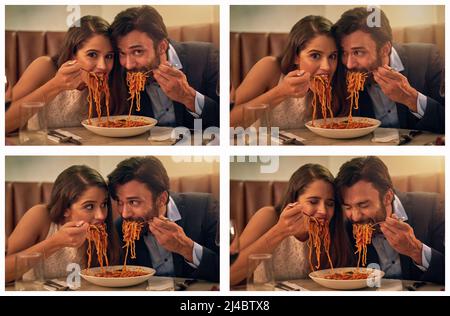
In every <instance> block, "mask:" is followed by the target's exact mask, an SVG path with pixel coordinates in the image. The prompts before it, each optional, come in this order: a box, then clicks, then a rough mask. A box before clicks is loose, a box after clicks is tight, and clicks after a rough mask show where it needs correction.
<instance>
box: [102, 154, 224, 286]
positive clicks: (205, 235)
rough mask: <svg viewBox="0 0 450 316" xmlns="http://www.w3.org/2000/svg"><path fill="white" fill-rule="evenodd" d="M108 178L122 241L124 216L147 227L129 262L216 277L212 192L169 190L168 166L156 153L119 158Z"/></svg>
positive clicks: (158, 269)
mask: <svg viewBox="0 0 450 316" xmlns="http://www.w3.org/2000/svg"><path fill="white" fill-rule="evenodd" d="M108 181H109V183H108V186H109V189H110V193H111V197H112V198H113V200H114V201H115V205H114V206H115V207H116V208H117V209H118V211H119V212H120V215H121V218H119V219H118V220H117V222H116V227H117V231H118V232H119V237H120V240H122V239H123V233H122V221H123V220H143V221H144V223H145V225H146V226H147V227H148V233H144V236H142V237H141V238H140V239H139V240H137V241H136V258H135V259H132V258H130V257H128V259H127V263H128V264H132V265H140V266H148V267H153V268H154V269H155V270H156V275H160V276H175V277H185V278H196V279H204V280H210V281H218V280H219V249H218V246H217V245H216V244H215V237H216V230H217V223H218V205H217V203H216V202H215V201H214V200H213V198H212V196H211V195H210V194H206V193H179V194H177V193H172V192H170V193H169V177H168V175H167V172H166V169H165V168H164V166H163V164H162V163H161V161H159V160H158V159H157V158H155V157H133V158H129V159H126V160H124V161H122V162H120V163H119V164H118V165H117V167H116V169H115V170H114V171H113V172H112V173H111V174H110V175H109V176H108ZM144 231H146V229H144Z"/></svg>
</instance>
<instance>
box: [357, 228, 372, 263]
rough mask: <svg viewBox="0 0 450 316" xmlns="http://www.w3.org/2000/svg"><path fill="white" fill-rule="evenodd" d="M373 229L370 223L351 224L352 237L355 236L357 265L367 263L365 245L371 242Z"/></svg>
mask: <svg viewBox="0 0 450 316" xmlns="http://www.w3.org/2000/svg"><path fill="white" fill-rule="evenodd" d="M373 232H374V229H373V228H372V226H371V225H370V224H353V237H354V238H355V247H356V251H355V254H356V253H357V254H358V265H357V267H358V268H359V265H360V263H361V264H362V266H366V264H367V245H369V244H370V243H371V242H372V234H373Z"/></svg>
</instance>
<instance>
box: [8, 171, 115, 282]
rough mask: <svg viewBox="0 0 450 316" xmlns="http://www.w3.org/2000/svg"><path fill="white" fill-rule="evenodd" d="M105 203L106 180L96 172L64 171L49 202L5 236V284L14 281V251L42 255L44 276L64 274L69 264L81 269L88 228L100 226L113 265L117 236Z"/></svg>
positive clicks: (54, 187) (107, 203)
mask: <svg viewBox="0 0 450 316" xmlns="http://www.w3.org/2000/svg"><path fill="white" fill-rule="evenodd" d="M110 204H111V203H110V200H109V196H108V190H107V185H106V182H105V180H104V179H103V177H102V176H101V175H100V174H99V173H98V172H97V171H96V170H94V169H92V168H90V167H87V166H71V167H69V168H67V169H66V170H64V171H63V172H62V173H61V174H60V175H59V176H58V177H57V179H56V181H55V183H54V185H53V189H52V193H51V197H50V202H49V203H48V204H47V205H43V204H40V205H36V206H33V207H32V208H31V209H29V210H28V211H27V212H26V213H25V214H24V215H23V217H22V218H21V219H20V221H19V223H18V224H17V226H16V228H15V229H14V231H13V232H12V234H11V235H10V236H9V238H8V244H7V245H8V247H7V256H6V263H5V265H6V282H9V281H12V280H14V277H15V276H14V258H15V255H16V254H18V253H24V254H25V253H32V252H41V253H43V254H44V256H45V277H46V278H58V277H63V276H66V275H67V272H66V268H67V265H68V264H70V263H77V264H80V266H81V267H82V268H83V267H86V265H87V255H86V249H87V242H86V237H87V233H88V228H89V225H93V224H94V225H95V224H101V223H105V224H106V231H107V233H108V259H109V263H110V264H114V263H115V262H117V261H118V256H119V249H118V241H117V238H118V237H117V234H116V232H115V230H114V227H113V220H112V212H111V211H110V210H111V207H110ZM92 262H93V264H91V266H96V265H98V261H97V255H96V252H95V251H93V255H92Z"/></svg>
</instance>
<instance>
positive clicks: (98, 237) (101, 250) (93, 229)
mask: <svg viewBox="0 0 450 316" xmlns="http://www.w3.org/2000/svg"><path fill="white" fill-rule="evenodd" d="M87 240H88V248H87V256H88V269H89V268H90V267H91V262H92V251H93V248H92V244H94V247H95V249H96V252H97V258H98V263H99V264H100V267H101V268H102V270H103V265H105V266H108V265H109V262H108V254H107V249H108V233H107V232H106V224H105V223H103V224H97V225H89V229H88V235H87Z"/></svg>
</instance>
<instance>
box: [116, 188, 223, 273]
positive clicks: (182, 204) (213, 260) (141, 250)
mask: <svg viewBox="0 0 450 316" xmlns="http://www.w3.org/2000/svg"><path fill="white" fill-rule="evenodd" d="M170 196H171V197H172V199H173V201H174V202H175V205H176V206H177V208H178V211H179V212H180V215H181V219H180V220H179V221H176V222H175V223H176V224H177V225H179V226H180V227H181V228H183V230H184V233H185V234H186V236H188V237H189V238H191V239H192V240H193V241H195V242H196V243H198V244H199V245H200V246H202V247H203V256H202V260H201V262H200V265H199V267H198V268H197V269H195V268H192V267H191V266H190V265H189V264H188V263H187V262H186V260H185V259H184V258H183V256H181V255H179V254H177V253H172V256H173V263H174V270H175V275H174V276H176V277H184V278H195V279H202V280H209V281H213V282H218V281H219V248H218V246H217V245H216V244H215V239H216V230H217V223H218V220H219V209H218V204H217V202H216V201H215V200H214V199H213V197H212V196H211V194H207V193H170ZM116 229H117V232H118V235H119V238H120V243H121V245H122V246H123V245H124V243H123V240H122V239H123V233H122V219H121V218H119V219H118V220H117V221H116ZM121 257H122V260H123V254H122V256H121ZM127 264H129V265H139V266H146V267H152V260H151V256H150V252H149V250H148V248H147V246H146V244H145V242H144V238H143V236H141V238H140V239H139V240H137V241H136V259H131V258H130V257H128V258H127Z"/></svg>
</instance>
